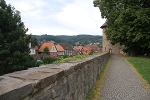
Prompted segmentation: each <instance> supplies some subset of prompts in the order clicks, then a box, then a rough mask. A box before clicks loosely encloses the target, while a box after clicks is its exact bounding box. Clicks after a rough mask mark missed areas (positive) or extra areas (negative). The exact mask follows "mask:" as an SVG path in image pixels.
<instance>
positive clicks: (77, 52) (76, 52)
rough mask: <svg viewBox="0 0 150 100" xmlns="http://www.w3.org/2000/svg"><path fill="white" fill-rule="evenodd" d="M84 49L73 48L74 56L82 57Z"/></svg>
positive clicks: (80, 47)
mask: <svg viewBox="0 0 150 100" xmlns="http://www.w3.org/2000/svg"><path fill="white" fill-rule="evenodd" d="M82 49H83V46H74V47H73V53H74V54H73V55H80V54H82Z"/></svg>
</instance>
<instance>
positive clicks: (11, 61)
mask: <svg viewBox="0 0 150 100" xmlns="http://www.w3.org/2000/svg"><path fill="white" fill-rule="evenodd" d="M27 31H28V29H27V28H25V25H24V23H23V22H22V21H21V17H20V12H19V11H17V10H15V8H14V7H12V6H11V5H7V4H6V2H5V1H4V0H0V75H3V74H6V73H11V72H13V71H19V70H24V69H27V68H29V67H34V66H37V63H36V61H35V60H34V59H33V58H32V57H31V56H30V55H29V52H30V51H29V42H30V39H31V36H26V32H27Z"/></svg>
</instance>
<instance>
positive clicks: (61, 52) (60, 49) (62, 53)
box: [55, 44, 65, 57]
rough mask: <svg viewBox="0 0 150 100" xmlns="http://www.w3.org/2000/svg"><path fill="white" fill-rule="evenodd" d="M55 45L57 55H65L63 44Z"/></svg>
mask: <svg viewBox="0 0 150 100" xmlns="http://www.w3.org/2000/svg"><path fill="white" fill-rule="evenodd" d="M55 47H56V49H57V55H58V57H60V56H64V55H65V50H64V48H63V47H62V46H61V45H59V44H56V45H55Z"/></svg>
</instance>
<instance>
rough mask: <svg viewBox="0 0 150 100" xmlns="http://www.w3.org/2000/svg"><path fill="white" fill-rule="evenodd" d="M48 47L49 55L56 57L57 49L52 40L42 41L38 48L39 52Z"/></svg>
mask: <svg viewBox="0 0 150 100" xmlns="http://www.w3.org/2000/svg"><path fill="white" fill-rule="evenodd" d="M46 47H47V48H48V50H49V56H50V57H57V49H56V47H55V45H54V42H44V43H43V44H41V46H40V48H39V53H44V49H45V48H46Z"/></svg>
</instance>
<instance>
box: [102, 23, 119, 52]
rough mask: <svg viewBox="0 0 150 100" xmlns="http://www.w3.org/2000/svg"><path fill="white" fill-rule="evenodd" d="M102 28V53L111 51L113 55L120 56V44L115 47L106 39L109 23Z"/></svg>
mask: <svg viewBox="0 0 150 100" xmlns="http://www.w3.org/2000/svg"><path fill="white" fill-rule="evenodd" d="M100 28H101V29H102V33H103V42H102V51H103V52H109V51H111V53H112V54H120V44H119V43H117V44H115V45H112V44H111V42H110V41H109V40H107V38H106V35H105V31H106V29H107V21H106V22H105V23H104V24H103V25H102V26H101V27H100Z"/></svg>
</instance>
